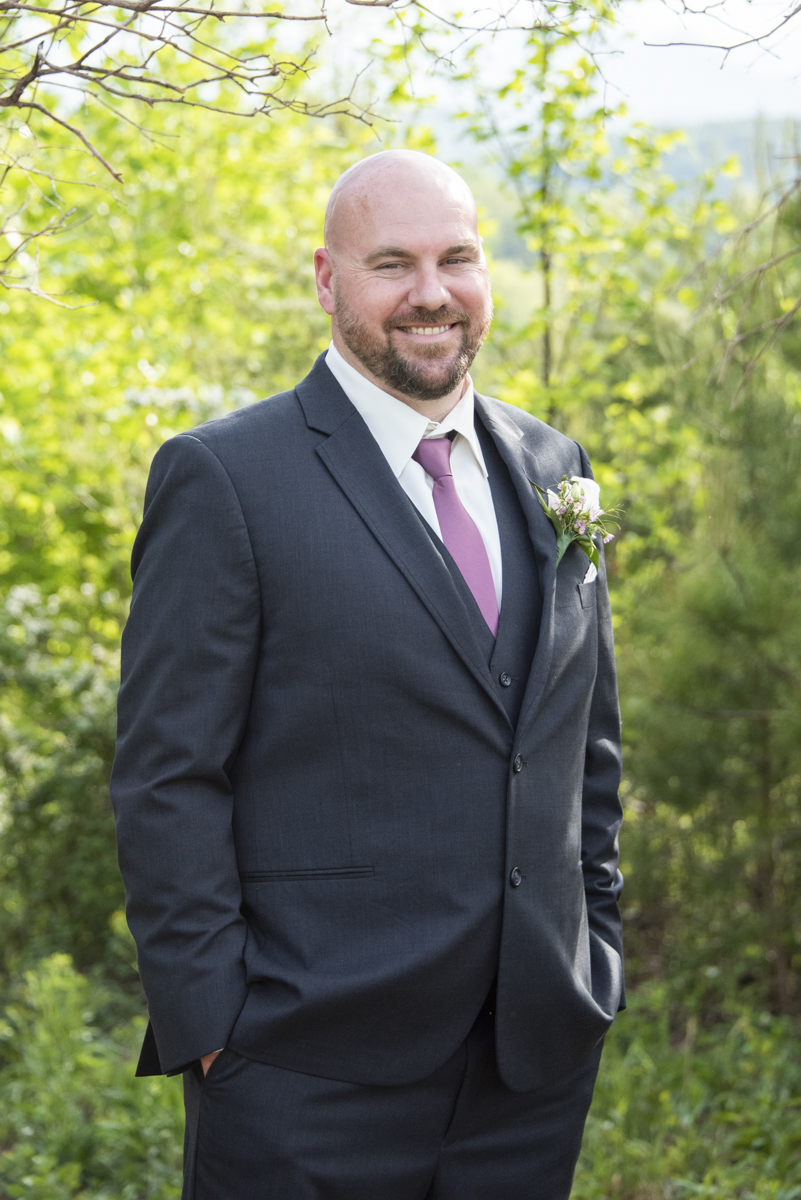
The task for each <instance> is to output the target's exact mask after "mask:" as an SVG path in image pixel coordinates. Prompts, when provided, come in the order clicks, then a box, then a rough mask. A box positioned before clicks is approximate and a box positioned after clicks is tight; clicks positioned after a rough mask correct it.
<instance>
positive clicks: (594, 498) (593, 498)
mask: <svg viewBox="0 0 801 1200" xmlns="http://www.w3.org/2000/svg"><path fill="white" fill-rule="evenodd" d="M570 482H571V483H573V484H576V485H577V487H578V493H579V497H580V498H581V507H580V511H581V512H582V513H586V514H587V516H589V514H590V512H591V510H592V509H600V507H601V488H600V485H599V484H597V483H596V482H595V480H594V479H584V478H582V476H581V475H571V476H570ZM549 495H550V493H549ZM577 499H578V497H577ZM595 519H596V520H597V518H595Z"/></svg>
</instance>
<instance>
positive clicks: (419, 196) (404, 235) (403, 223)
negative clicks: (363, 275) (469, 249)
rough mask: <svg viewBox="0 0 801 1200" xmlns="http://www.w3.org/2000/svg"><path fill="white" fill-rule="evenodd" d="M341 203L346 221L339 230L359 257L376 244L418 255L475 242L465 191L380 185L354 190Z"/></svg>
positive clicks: (373, 249)
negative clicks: (458, 244) (344, 204)
mask: <svg viewBox="0 0 801 1200" xmlns="http://www.w3.org/2000/svg"><path fill="white" fill-rule="evenodd" d="M347 199H348V204H347V208H348V209H349V211H348V213H347V218H349V219H346V220H345V221H343V227H342V231H343V232H344V234H345V241H346V242H347V244H348V249H349V250H350V252H351V253H353V254H355V255H357V256H358V257H360V258H361V257H366V256H368V255H370V254H374V253H375V252H376V250H378V249H380V248H381V247H382V246H395V247H398V248H403V249H406V250H408V251H409V252H410V253H424V252H425V251H426V250H433V251H436V250H442V249H446V248H447V247H449V246H453V245H456V244H457V243H462V242H470V241H477V240H478V229H477V221H476V210H475V204H474V203H473V199H472V197H471V195H470V193H469V192H468V191H467V189H466V188H464V189H463V188H456V187H447V186H437V187H431V186H420V185H415V184H414V183H408V182H406V183H402V182H399V181H396V183H395V186H392V184H391V183H390V182H389V181H386V182H385V181H380V186H374V187H366V188H363V189H359V190H358V191H356V190H355V189H354V194H353V195H352V196H350V197H348V198H347ZM343 216H345V214H344V213H343Z"/></svg>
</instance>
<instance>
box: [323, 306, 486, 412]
mask: <svg viewBox="0 0 801 1200" xmlns="http://www.w3.org/2000/svg"><path fill="white" fill-rule="evenodd" d="M334 306H335V307H334V316H335V318H336V322H337V327H338V329H339V332H340V333H341V335H342V340H343V341H344V343H345V345H346V346H347V347H348V349H349V350H350V351H351V353H352V354H354V355H355V356H356V358H358V360H359V362H360V363H362V364H363V365H364V366H365V367H367V370H368V371H369V372H370V373H371V375H373V376H374V378H376V379H380V380H381V382H382V383H383V384H385V385H386V386H387V387H388V388H391V389H392V391H396V392H400V393H401V394H402V395H404V396H410V397H412V399H414V400H441V399H442V397H443V396H447V395H448V394H449V392H453V391H455V390H456V388H457V387H458V386H459V384H460V383H461V382H462V380H463V379H464V377H465V375H466V374H467V372H468V371H469V370H470V366H471V364H472V362H473V359H474V358H475V357H476V355H477V354H478V352H479V350H480V348H481V344H482V342H483V341H484V338H485V337H486V336H487V331H488V330H489V327H490V321H491V320H492V310H491V309H490V312H489V313H488V314H487V317H486V320H485V321H484V322H483V323H482V325H481V327H480V328H478V327H475V326H474V325H473V323H472V322H471V320H470V317H469V315H468V314H467V313H466V312H463V311H461V310H460V309H455V308H448V307H447V306H443V307H442V308H438V309H437V311H436V312H430V311H429V310H428V309H425V308H413V309H410V310H409V312H407V313H404V314H403V316H401V317H390V318H389V319H388V320H386V321H385V322H384V324H383V327H382V328H383V336H381V335H380V334H377V333H375V332H374V331H373V330H372V329H370V328H369V327H368V326H367V325H366V324H365V323H364V322H363V321H360V320H359V319H358V317H356V316H355V314H354V313H353V312H351V310H350V309H349V308H348V307H347V305H346V304H345V302H344V300H343V299H342V297H341V295H339V294H335V296H334ZM408 325H418V326H420V325H459V326H460V328H461V342H460V344H459V346H458V347H457V349H456V351H455V352H454V351H453V350H452V349H450V347H448V348H446V347H445V346H443V345H441V344H440V345H437V344H432V345H431V346H426V345H424V344H418V345H416V346H415V355H416V357H417V362H414V361H410V360H409V359H407V358H404V356H403V355H402V354H401V353H400V351H398V350H397V349H396V348H395V346H394V344H393V342H392V337H391V334H392V330H393V329H398V328H400V327H401V326H408ZM421 360H422V361H421ZM429 364H430V365H429ZM437 366H438V367H439V369H437ZM432 368H433V369H432Z"/></svg>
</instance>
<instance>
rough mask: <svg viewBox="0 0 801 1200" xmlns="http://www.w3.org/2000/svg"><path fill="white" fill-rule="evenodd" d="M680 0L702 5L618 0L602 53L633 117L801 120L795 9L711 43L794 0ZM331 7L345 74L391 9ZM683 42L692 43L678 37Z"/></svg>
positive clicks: (442, 0)
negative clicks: (750, 41)
mask: <svg viewBox="0 0 801 1200" xmlns="http://www.w3.org/2000/svg"><path fill="white" fill-rule="evenodd" d="M359 2H360V0H355V3H356V4H358V3H359ZM361 2H362V3H363V2H364V0H361ZM428 5H430V7H431V8H432V9H434V10H435V11H437V12H448V10H449V9H455V8H459V9H461V10H462V12H463V13H464V14H466V16H467V17H470V16H471V15H472V14H473V13H474V12H475V14H476V15H477V16H478V15H479V14H481V15H483V19H486V14H487V13H488V12H492V11H498V10H503V11H507V10H509V9H510V0H489V2H488V3H487V0H427V5H426V6H427V7H428ZM686 5H687V7H689V8H694V9H696V10H701V9H704V8H706V9H707V10H708V12H706V13H704V12H701V11H696V12H695V13H693V12H686V11H684V10H685V0H623V3H622V5H621V9H620V17H619V22H618V26H617V29H616V31H615V33H614V35H613V36H612V37H611V38H610V40H609V43H608V46H607V51H608V52H607V53H605V54H604V55H603V57H602V59H601V60H600V61H601V62H602V63H603V71H604V75H605V77H606V78H607V80H608V83H609V87H610V92H609V96H608V99H609V101H610V102H611V103H617V102H619V101H620V100H621V99H623V100H625V101H626V103H627V105H628V108H629V112H630V114H631V116H632V118H633V119H634V120H638V121H644V122H645V123H647V124H650V125H656V126H659V127H667V128H671V129H672V128H676V127H682V128H687V127H689V126H694V125H704V124H709V123H713V122H715V123H716V122H724V121H738V122H740V121H748V120H752V119H753V118H755V117H757V116H760V115H761V116H763V117H766V118H769V119H776V118H786V117H792V118H795V119H801V11H799V13H798V15H797V16H796V17H795V18H794V19H792V20H791V21H789V22H788V24H787V26H786V27H785V28H784V29H783V30H781V31H779V32H777V33H775V34H774V35H773V36H771V37H769V38H767V39H766V41H765V42H764V43H763V45H761V46H744V47H742V48H741V49H738V50H734V51H732V52H731V53H730V54H729V55H728V56H726V55H725V54H724V52H723V51H722V50H719V49H711V48H709V46H710V44H711V45H732V44H734V43H737V42H741V41H743V40H744V39H746V38H748V37H752V36H754V35H763V34H766V33H768V32H769V31H770V30H772V29H773V28H774V27H775V26H778V25H779V24H780V22H781V21H782V18H783V17H784V15H785V14H786V13H787V12H789V11H790V10H791V8H793V7H797V6H798V0H686ZM402 7H406V6H402ZM525 7H526V6H525V0H518V3H517V4H515V3H512V5H511V11H513V12H515V13H519V12H521V10H522V9H523V8H525ZM329 14H330V16H329V20H330V26H331V28H332V32H333V33H334V37H333V39H332V42H331V44H330V48H329V50H330V57H331V58H332V59H333V61H334V62H335V63H336V64H337V65H338V67H339V69H340V70H342V71H343V78H344V75H345V74H347V71H348V70H349V69H350V68H351V66H352V67H353V68H354V69H358V66H363V65H364V51H365V49H366V47H367V45H369V42H370V39H371V38H373V37H375V38H378V39H379V40H382V34H383V33H384V30H385V28H386V21H387V17H388V13H387V9H386V8H383V7H380V8H364V7H354V6H353V4H349V3H346V2H345V0H331V3H330V5H329ZM479 23H480V22H479ZM510 37H511V39H512V41H511V43H509V42H508V41H507V39H508V38H510ZM515 37H516V35H514V34H512V35H510V34H503V35H502V36H501V37H500V38H499V39H497V40H496V42H495V43H491V42H490V43H487V42H486V40H485V50H486V56H485V61H487V62H489V63H491V62H492V59H493V57H494V56H497V62H498V69H499V72H500V74H501V75H503V76H505V75H506V72H507V70H508V63H509V56H508V49H509V45H510V44H511V45H512V46H514V43H515ZM681 42H689V43H696V45H695V46H692V45H684V46H682V45H677V44H675V43H681ZM668 43H674V44H673V45H669V44H668ZM704 43H706V44H707V46H706V48H704ZM491 70H492V68H491V67H490V73H491ZM432 90H433V91H434V92H435V93H439V94H440V95H442V87H441V85H437V84H433V85H432ZM445 90H446V91H447V90H448V89H447V85H445Z"/></svg>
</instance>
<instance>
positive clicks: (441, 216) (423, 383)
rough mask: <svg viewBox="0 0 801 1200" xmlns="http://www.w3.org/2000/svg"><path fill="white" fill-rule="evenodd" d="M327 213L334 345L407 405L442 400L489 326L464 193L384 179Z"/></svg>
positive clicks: (483, 277) (484, 278)
mask: <svg viewBox="0 0 801 1200" xmlns="http://www.w3.org/2000/svg"><path fill="white" fill-rule="evenodd" d="M344 207H345V206H344V205H343V208H344ZM336 215H337V217H338V219H339V224H338V226H337V230H336V238H335V240H333V242H332V245H331V251H330V255H329V261H330V268H331V278H330V295H331V300H332V308H333V312H332V315H333V319H334V340H335V342H336V341H339V340H340V339H341V342H342V343H344V346H345V347H347V349H348V350H349V351H350V353H351V354H352V355H353V356H354V357H355V358H356V359H358V360H359V362H360V363H361V364H362V365H363V366H364V367H366V368H367V370H368V371H369V372H370V374H371V375H372V376H373V377H374V378H375V379H376V380H378V381H379V382H380V383H381V384H383V385H384V386H385V387H386V388H387V389H388V390H390V391H392V392H399V393H401V394H402V395H404V396H410V397H414V398H415V399H417V400H437V399H440V398H441V397H443V396H446V395H448V394H449V393H452V392H453V391H454V389H455V388H457V387H458V385H459V384H460V383H461V381H462V380H463V379H464V376H465V375H466V373H467V371H468V369H469V367H470V364H471V363H472V361H473V359H474V358H475V356H476V353H477V352H478V349H479V347H480V346H481V343H482V342H483V340H484V338H485V336H486V333H487V330H488V329H489V324H490V320H491V318H492V299H491V293H490V282H489V274H488V271H487V266H486V262H485V260H484V254H483V251H482V248H481V242H480V240H479V237H478V231H477V228H476V219H475V209H474V207H473V204H472V200H471V198H470V195H469V192H467V190H466V189H464V190H460V189H459V188H457V187H452V186H451V187H448V186H447V185H446V184H443V183H441V182H439V181H437V180H436V179H435V180H433V181H428V180H422V181H420V180H416V181H415V182H414V183H412V184H410V183H409V182H408V180H406V179H403V178H397V179H394V178H393V176H392V175H390V176H389V178H387V177H379V178H378V180H376V181H374V183H373V186H372V187H371V188H369V189H365V191H364V192H363V193H360V194H357V195H356V196H355V197H349V198H348V199H347V207H346V208H345V211H344V212H342V213H340V212H337V214H336ZM318 253H319V252H318ZM319 274H320V273H319V271H318V280H319ZM321 299H322V294H321ZM324 306H325V307H326V308H327V309H328V311H331V308H329V307H328V305H325V304H324ZM337 334H338V335H339V337H337Z"/></svg>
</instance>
